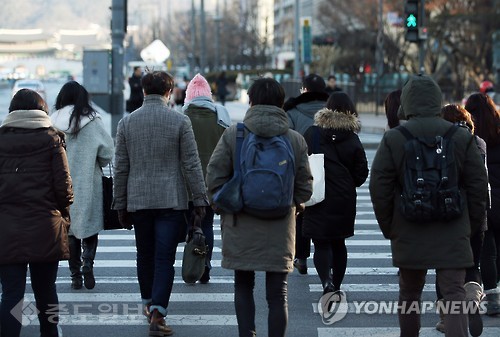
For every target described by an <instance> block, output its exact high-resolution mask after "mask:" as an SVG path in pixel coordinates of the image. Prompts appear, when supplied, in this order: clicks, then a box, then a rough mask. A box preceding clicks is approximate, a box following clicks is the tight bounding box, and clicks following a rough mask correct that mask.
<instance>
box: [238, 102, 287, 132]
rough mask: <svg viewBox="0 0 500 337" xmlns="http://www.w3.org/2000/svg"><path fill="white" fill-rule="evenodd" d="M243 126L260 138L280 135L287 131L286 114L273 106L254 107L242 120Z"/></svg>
mask: <svg viewBox="0 0 500 337" xmlns="http://www.w3.org/2000/svg"><path fill="white" fill-rule="evenodd" d="M243 122H244V123H245V126H246V127H247V128H248V129H249V130H250V131H251V132H253V133H255V134H256V135H258V136H262V137H273V136H277V135H282V134H284V133H286V132H287V131H288V117H287V114H286V112H285V111H284V110H283V109H281V108H278V107H276V106H274V105H254V106H252V107H250V109H248V111H247V113H246V114H245V118H244V119H243Z"/></svg>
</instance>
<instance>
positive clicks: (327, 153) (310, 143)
mask: <svg viewBox="0 0 500 337" xmlns="http://www.w3.org/2000/svg"><path fill="white" fill-rule="evenodd" d="M359 128H360V123H359V120H358V118H357V117H356V116H355V115H352V114H344V113H341V112H337V111H332V110H330V109H326V108H325V109H322V110H320V111H318V112H317V113H316V115H315V116H314V126H312V127H310V128H309V129H308V130H307V131H306V133H305V135H304V138H305V140H306V142H307V148H308V152H309V154H311V153H324V160H325V164H324V166H325V200H323V201H322V202H320V203H318V204H316V205H313V206H309V207H306V210H305V212H304V221H303V224H302V234H303V235H304V237H310V238H312V239H318V240H330V239H343V238H347V237H350V236H353V235H354V219H355V217H356V196H357V194H356V187H359V186H361V185H362V184H363V183H364V182H365V180H366V178H367V177H368V161H367V160H366V154H365V150H364V149H363V145H361V141H360V140H359V137H358V135H357V134H356V133H355V132H357V131H358V130H359ZM316 133H318V134H319V148H316V146H317V145H316V144H315V139H317V138H315V136H317V135H316Z"/></svg>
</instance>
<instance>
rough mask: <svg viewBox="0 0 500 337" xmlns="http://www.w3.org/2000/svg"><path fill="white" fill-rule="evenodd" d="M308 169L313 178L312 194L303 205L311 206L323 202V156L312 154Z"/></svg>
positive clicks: (321, 154)
mask: <svg viewBox="0 0 500 337" xmlns="http://www.w3.org/2000/svg"><path fill="white" fill-rule="evenodd" d="M309 167H310V168H311V173H312V176H313V193H312V196H311V199H309V200H308V201H306V203H305V205H306V207H307V206H313V205H316V204H317V203H320V202H322V201H323V200H325V155H324V154H323V153H313V154H311V155H310V156H309Z"/></svg>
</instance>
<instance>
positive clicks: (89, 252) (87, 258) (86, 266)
mask: <svg viewBox="0 0 500 337" xmlns="http://www.w3.org/2000/svg"><path fill="white" fill-rule="evenodd" d="M97 241H98V239H97V234H96V235H92V236H90V237H88V238H85V239H83V244H82V246H83V254H82V258H83V266H82V274H83V284H84V285H85V288H87V289H94V287H95V278H94V259H95V254H96V251H97Z"/></svg>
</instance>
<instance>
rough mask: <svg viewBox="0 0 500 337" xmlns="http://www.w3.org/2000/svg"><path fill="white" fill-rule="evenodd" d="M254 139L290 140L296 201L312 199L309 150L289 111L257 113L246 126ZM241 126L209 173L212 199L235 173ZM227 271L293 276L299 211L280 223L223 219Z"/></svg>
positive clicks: (218, 151) (230, 133)
mask: <svg viewBox="0 0 500 337" xmlns="http://www.w3.org/2000/svg"><path fill="white" fill-rule="evenodd" d="M243 122H244V123H245V126H246V127H247V128H248V129H249V130H250V131H252V132H253V133H255V134H257V135H261V136H265V137H271V136H275V135H281V134H286V136H287V137H288V139H289V140H290V143H291V145H292V147H293V150H294V154H295V186H294V201H295V204H300V203H303V202H306V201H307V200H309V198H310V197H311V194H312V175H311V172H310V169H309V162H308V158H307V144H306V142H305V140H304V138H303V137H302V135H300V134H299V133H298V132H296V131H294V130H291V129H289V128H288V119H287V115H286V113H285V111H284V110H282V109H280V108H277V107H274V106H268V105H255V106H253V107H251V108H250V109H249V110H248V111H247V113H246V115H245V118H244V120H243ZM235 145H236V125H232V126H230V127H229V128H228V129H226V131H225V132H224V134H223V135H222V137H221V139H220V140H219V143H218V144H217V146H216V148H215V151H214V153H213V154H212V157H211V158H210V162H209V164H208V168H207V187H208V197H209V199H210V200H211V201H212V198H213V194H214V193H215V191H217V190H218V189H219V188H220V187H221V186H222V185H223V184H224V183H225V182H227V181H228V180H229V179H230V178H231V176H232V173H233V159H232V158H233V156H234V152H235ZM221 229H222V263H221V264H222V267H223V268H227V269H234V270H255V271H272V272H291V271H293V257H294V254H295V207H291V208H290V212H289V214H288V215H287V216H286V217H285V218H283V219H278V220H263V219H259V218H256V217H253V216H250V215H248V214H245V213H238V214H235V215H233V214H224V213H222V214H221Z"/></svg>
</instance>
